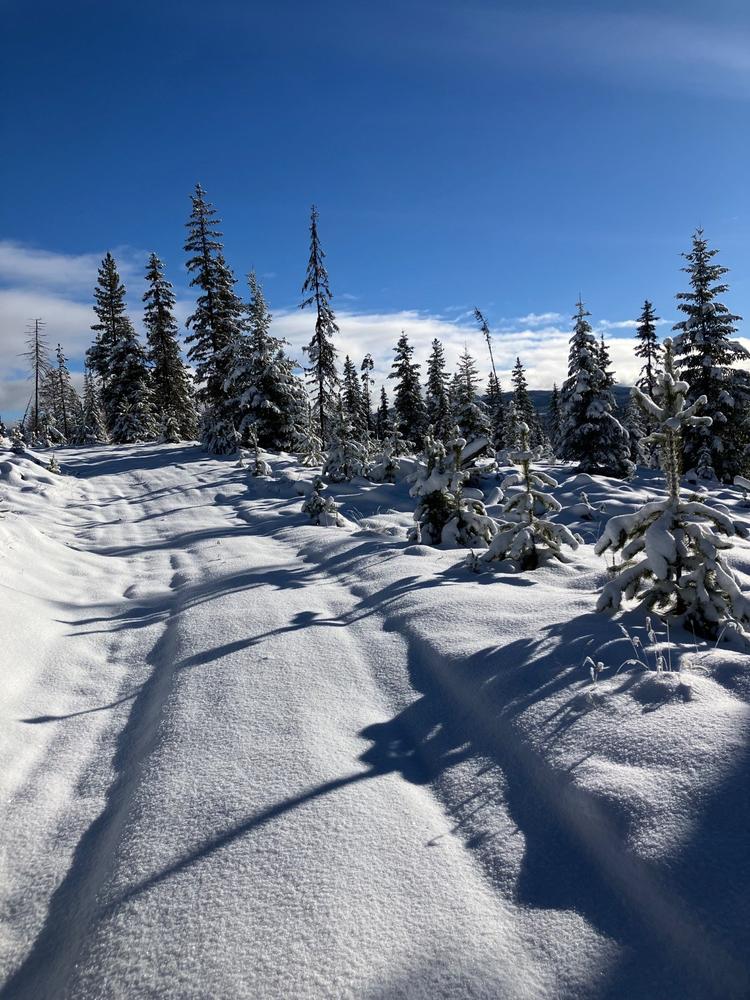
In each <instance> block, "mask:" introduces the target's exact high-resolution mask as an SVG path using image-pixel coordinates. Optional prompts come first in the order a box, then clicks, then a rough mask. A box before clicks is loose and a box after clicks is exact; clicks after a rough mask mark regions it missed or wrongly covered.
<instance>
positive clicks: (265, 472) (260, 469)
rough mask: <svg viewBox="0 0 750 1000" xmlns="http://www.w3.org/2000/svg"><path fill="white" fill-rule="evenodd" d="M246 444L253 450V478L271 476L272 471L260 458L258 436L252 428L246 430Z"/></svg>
mask: <svg viewBox="0 0 750 1000" xmlns="http://www.w3.org/2000/svg"><path fill="white" fill-rule="evenodd" d="M248 442H249V444H250V447H251V448H252V450H253V463H252V469H251V471H252V474H253V475H254V476H272V475H273V469H272V468H271V466H270V465H269V464H268V462H267V461H266V460H265V459H264V458H261V457H260V446H259V444H258V435H257V434H256V432H255V428H254V427H249V428H248ZM240 460H242V452H240Z"/></svg>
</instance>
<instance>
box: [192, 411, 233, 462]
mask: <svg viewBox="0 0 750 1000" xmlns="http://www.w3.org/2000/svg"><path fill="white" fill-rule="evenodd" d="M200 431H201V444H202V445H203V450H204V451H207V452H209V454H211V455H233V454H234V453H235V452H236V451H237V448H238V440H237V430H236V429H235V426H234V421H233V420H232V419H231V417H229V416H227V415H224V414H221V413H220V412H219V411H218V409H215V408H213V407H207V408H206V409H205V410H204V411H203V413H202V414H201V421H200Z"/></svg>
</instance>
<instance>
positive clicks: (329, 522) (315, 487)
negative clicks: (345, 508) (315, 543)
mask: <svg viewBox="0 0 750 1000" xmlns="http://www.w3.org/2000/svg"><path fill="white" fill-rule="evenodd" d="M325 489H326V484H325V483H324V482H323V480H322V479H321V478H320V476H316V477H315V479H313V481H312V486H311V488H310V493H309V494H308V496H307V498H306V499H305V500H304V502H303V504H302V513H303V514H307V515H308V517H309V518H310V520H311V521H312V523H313V524H318V525H320V526H321V527H324V528H343V527H344V525H345V524H346V521H345V520H344V518H343V517H342V516H341V514H339V512H338V508H337V507H336V504H335V502H334V500H333V498H332V497H324V496H322V493H323V491H324V490H325Z"/></svg>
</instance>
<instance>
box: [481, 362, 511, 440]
mask: <svg viewBox="0 0 750 1000" xmlns="http://www.w3.org/2000/svg"><path fill="white" fill-rule="evenodd" d="M485 405H486V407H487V412H488V413H489V417H490V433H491V435H492V446H493V448H494V450H495V451H496V452H497V451H502V449H503V448H504V447H505V422H506V414H505V402H504V400H503V390H502V386H501V385H500V379H499V378H498V377H497V375H496V373H495V372H494V371H492V372H490V374H489V378H488V379H487V395H486V397H485Z"/></svg>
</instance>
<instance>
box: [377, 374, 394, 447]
mask: <svg viewBox="0 0 750 1000" xmlns="http://www.w3.org/2000/svg"><path fill="white" fill-rule="evenodd" d="M392 432H393V424H392V422H391V411H390V407H389V406H388V394H387V392H386V391H385V386H381V387H380V405H379V406H378V412H377V413H376V414H375V436H376V437H377V439H378V440H379V441H384V440H385V439H386V438H387V437H389V436H390V435H391V433H392Z"/></svg>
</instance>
